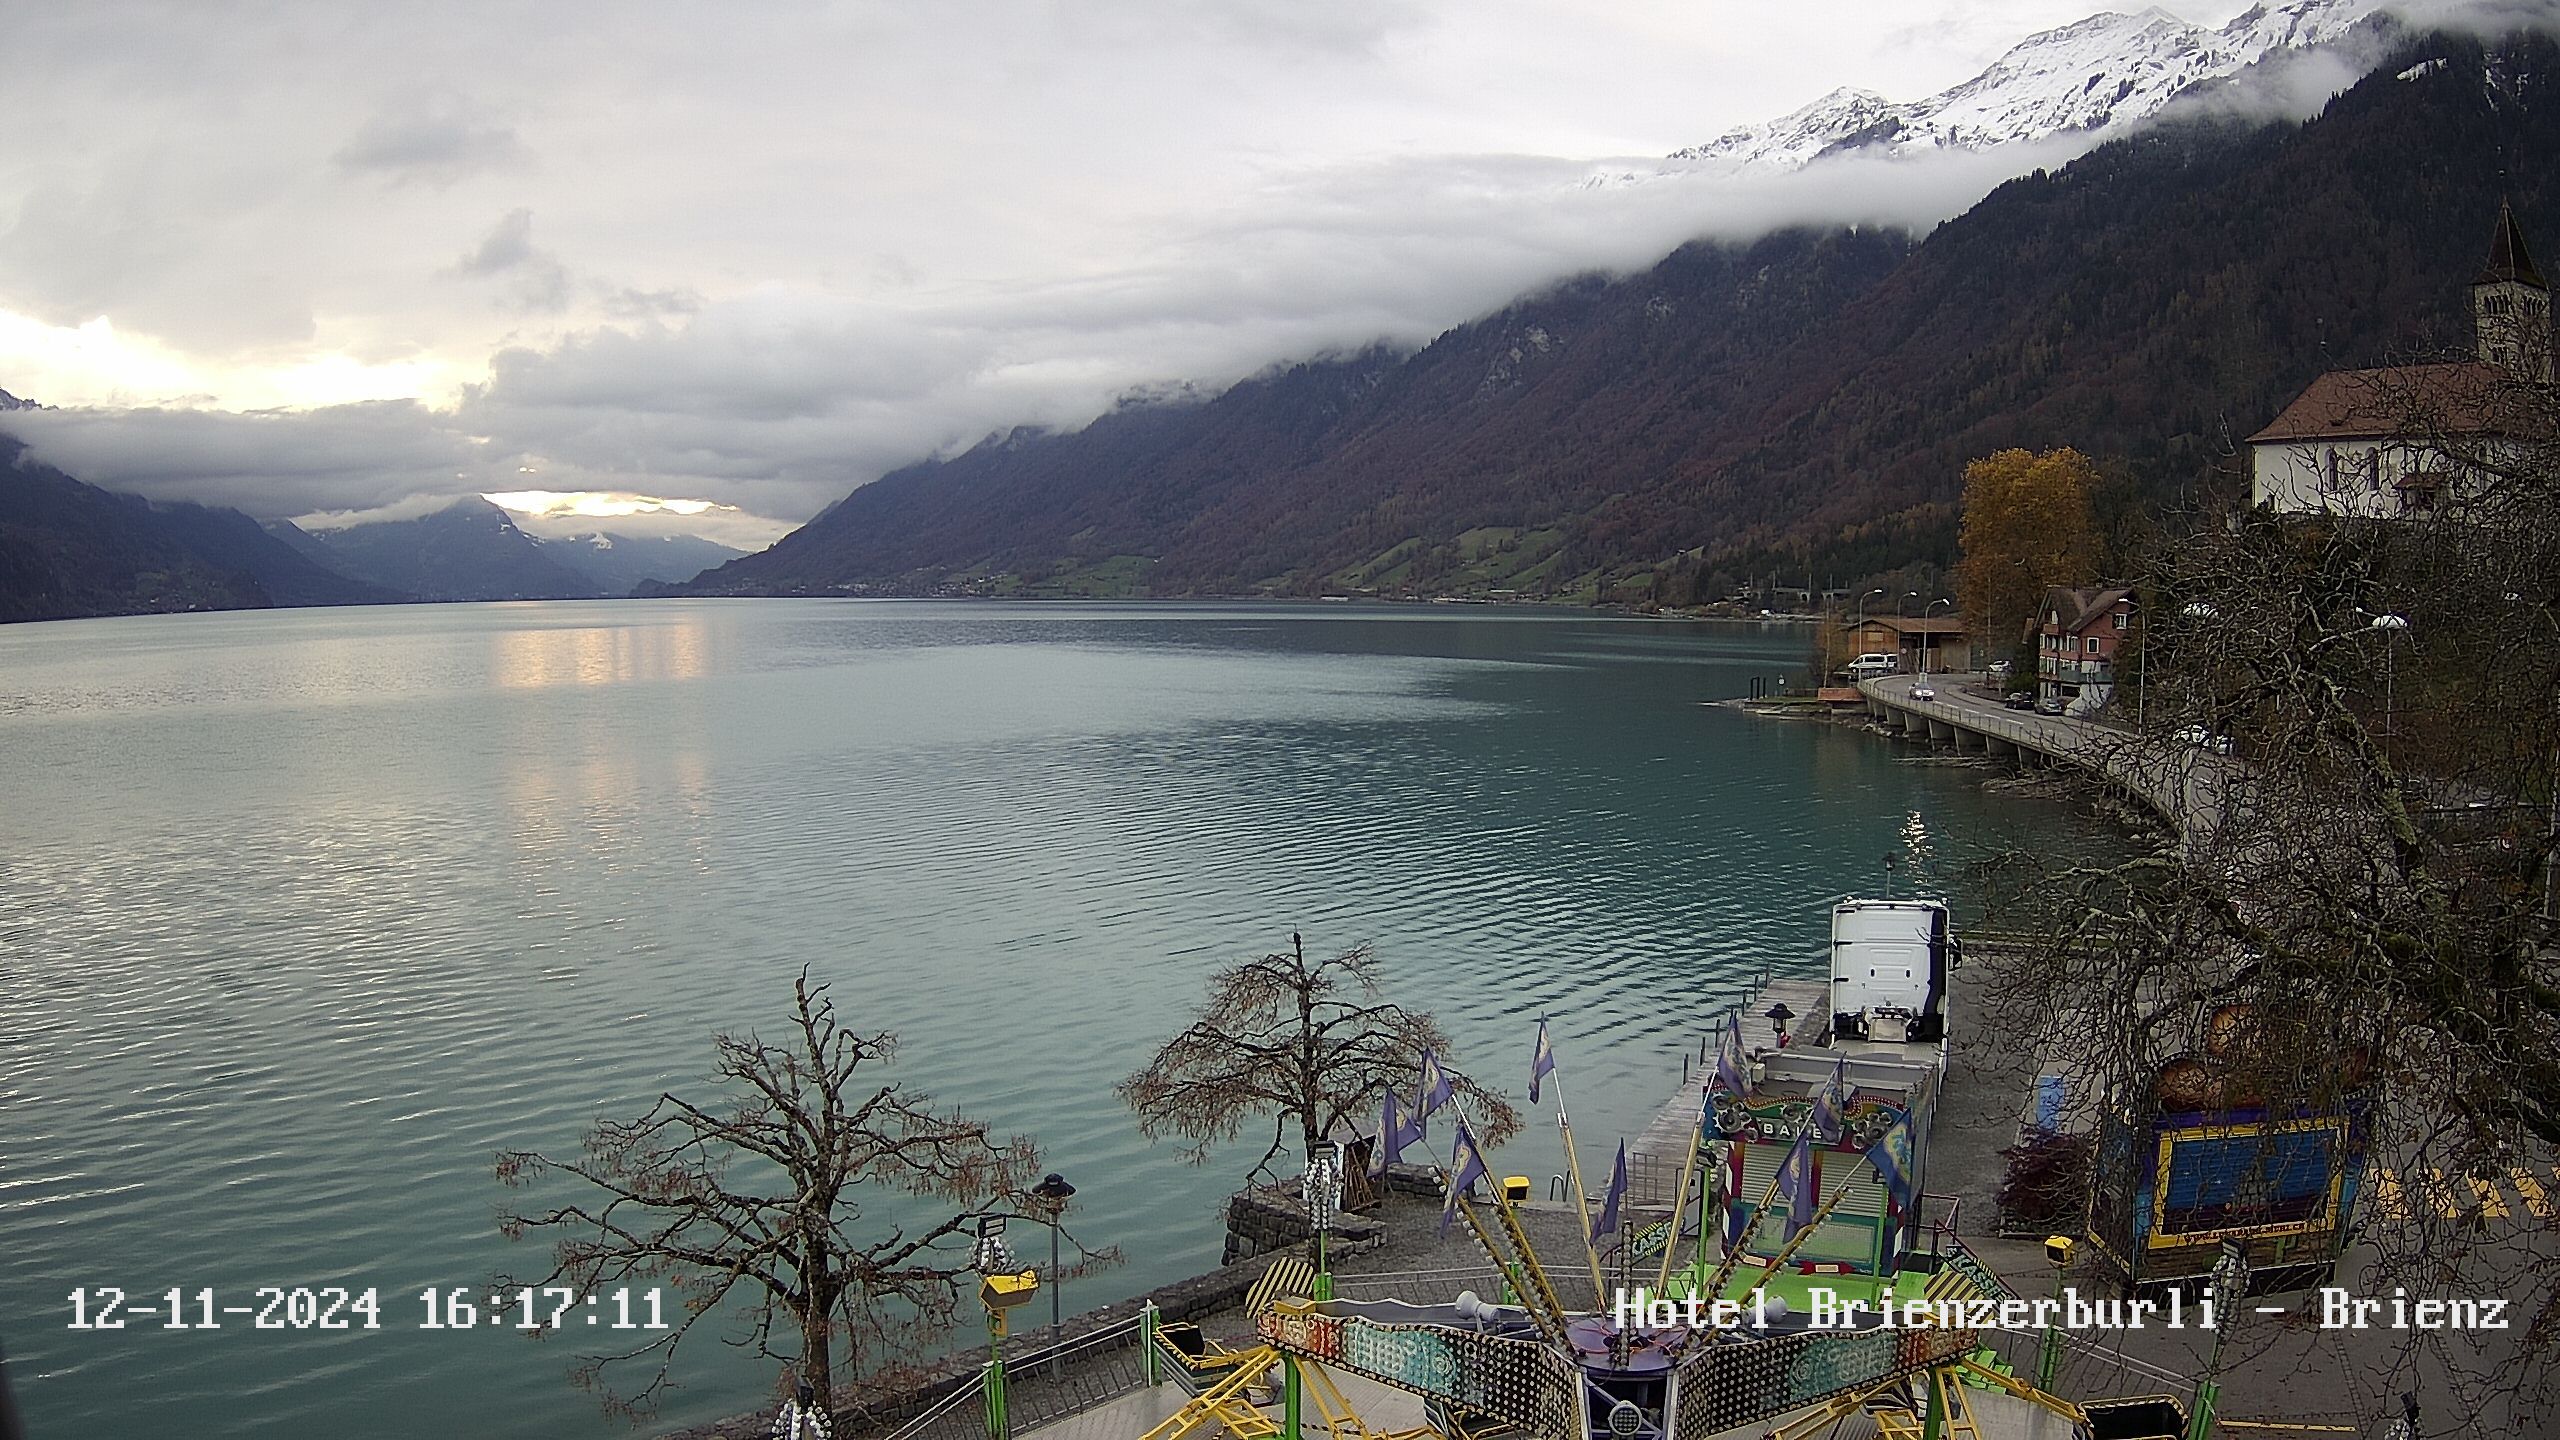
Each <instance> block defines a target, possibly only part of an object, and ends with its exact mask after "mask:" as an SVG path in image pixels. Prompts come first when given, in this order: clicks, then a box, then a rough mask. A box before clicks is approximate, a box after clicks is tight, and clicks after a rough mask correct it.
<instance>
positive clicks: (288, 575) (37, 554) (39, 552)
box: [0, 406, 402, 620]
mask: <svg viewBox="0 0 2560 1440" xmlns="http://www.w3.org/2000/svg"><path fill="white" fill-rule="evenodd" d="M8 408H11V409H15V408H18V407H17V406H11V407H8ZM400 598H402V597H400V596H398V595H396V594H394V593H392V592H391V591H388V590H384V589H381V588H379V587H376V586H372V585H367V584H364V583H362V582H360V581H356V580H352V579H349V578H348V577H347V576H345V575H343V574H340V573H338V572H336V571H334V570H332V569H329V568H328V567H326V566H324V565H322V564H320V563H319V562H317V561H315V560H314V559H312V558H311V557H309V556H307V555H305V554H302V553H300V552H298V551H296V550H295V549H294V548H293V547H291V546H289V545H287V544H285V543H284V542H282V541H280V540H278V539H276V538H275V537H274V536H272V535H270V534H268V533H267V532H266V531H265V530H264V529H262V528H260V526H259V524H258V522H257V521H255V520H252V519H250V518H249V517H248V516H246V515H243V514H241V513H240V512H239V511H237V510H223V509H216V508H212V507H209V506H204V505H188V504H170V503H165V502H160V501H152V500H145V499H143V498H142V497H140V496H138V495H118V494H113V493H110V492H108V491H105V490H101V489H99V488H98V487H96V486H94V485H84V484H82V483H81V482H80V481H78V480H74V479H72V478H71V477H70V476H68V475H65V474H63V473H62V472H61V471H59V470H56V469H54V468H53V467H52V466H50V465H43V464H39V463H37V462H36V461H34V460H32V459H30V458H29V457H28V456H27V455H26V453H25V447H24V446H22V445H20V444H19V443H18V442H17V441H15V440H12V439H10V438H9V437H7V436H6V435H0V620H62V619H70V618H74V617H78V616H84V615H135V614H145V613H150V612H155V611H168V610H237V609H250V608H256V607H260V606H267V605H364V604H372V603H377V602H380V601H386V600H396V599H400Z"/></svg>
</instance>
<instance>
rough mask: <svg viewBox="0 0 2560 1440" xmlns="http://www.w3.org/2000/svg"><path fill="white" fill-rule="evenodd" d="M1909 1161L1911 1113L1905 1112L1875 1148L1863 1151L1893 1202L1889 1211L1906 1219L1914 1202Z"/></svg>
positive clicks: (1910, 1151) (1911, 1161) (1910, 1156)
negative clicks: (1893, 1210)
mask: <svg viewBox="0 0 2560 1440" xmlns="http://www.w3.org/2000/svg"><path fill="white" fill-rule="evenodd" d="M1913 1158H1914V1157H1913V1155H1912V1146H1911V1112H1910V1111H1908V1110H1905V1111H1903V1112H1902V1115H1901V1117H1900V1118H1899V1119H1897V1120H1895V1121H1894V1122H1893V1126H1892V1128H1891V1129H1889V1130H1887V1131H1885V1132H1884V1134H1883V1136H1882V1137H1881V1138H1879V1139H1878V1140H1877V1141H1876V1143H1875V1147H1874V1148H1873V1149H1871V1150H1869V1151H1867V1163H1869V1164H1871V1165H1873V1166H1875V1167H1876V1173H1877V1174H1879V1175H1882V1176H1883V1177H1884V1185H1885V1190H1886V1192H1887V1193H1888V1194H1889V1195H1891V1196H1892V1198H1893V1208H1894V1209H1895V1210H1897V1211H1900V1212H1902V1213H1903V1214H1906V1215H1907V1214H1909V1213H1910V1212H1911V1202H1912V1200H1913V1198H1914V1197H1913V1195H1912V1193H1911V1191H1912V1185H1911V1168H1912V1164H1913Z"/></svg>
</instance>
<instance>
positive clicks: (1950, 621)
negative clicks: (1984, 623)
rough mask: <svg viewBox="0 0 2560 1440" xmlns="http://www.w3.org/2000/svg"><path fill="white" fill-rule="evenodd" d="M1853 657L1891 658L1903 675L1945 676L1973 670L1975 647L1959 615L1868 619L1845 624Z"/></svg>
mask: <svg viewBox="0 0 2560 1440" xmlns="http://www.w3.org/2000/svg"><path fill="white" fill-rule="evenodd" d="M1840 633H1841V634H1842V635H1844V636H1846V637H1847V639H1846V641H1845V642H1844V649H1845V652H1846V653H1848V654H1851V655H1891V656H1893V657H1895V660H1896V661H1897V662H1898V663H1897V664H1896V666H1895V668H1896V669H1897V670H1898V671H1899V672H1900V673H1902V674H1905V675H1908V674H1913V673H1919V674H1941V673H1945V672H1948V671H1955V670H1969V669H1972V668H1973V665H1972V659H1971V656H1972V647H1971V645H1970V644H1969V643H1968V641H1967V639H1966V636H1965V630H1964V620H1963V618H1962V617H1960V616H1956V615H1931V616H1923V617H1916V618H1915V617H1913V616H1908V615H1866V616H1861V617H1859V618H1857V619H1854V620H1847V621H1843V622H1841V625H1840Z"/></svg>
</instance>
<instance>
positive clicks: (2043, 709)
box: [2036, 695, 2062, 715]
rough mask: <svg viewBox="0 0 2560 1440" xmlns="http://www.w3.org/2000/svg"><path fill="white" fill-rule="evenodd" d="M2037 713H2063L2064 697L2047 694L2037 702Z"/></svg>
mask: <svg viewBox="0 0 2560 1440" xmlns="http://www.w3.org/2000/svg"><path fill="white" fill-rule="evenodd" d="M2036 713H2037V714H2039V715H2059V714H2061V713H2062V697H2061V696H2059V695H2047V696H2045V697H2044V698H2043V699H2041V700H2038V701H2037V702H2036Z"/></svg>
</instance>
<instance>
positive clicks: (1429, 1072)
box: [1421, 1050, 1453, 1118]
mask: <svg viewBox="0 0 2560 1440" xmlns="http://www.w3.org/2000/svg"><path fill="white" fill-rule="evenodd" d="M1452 1093H1453V1092H1452V1091H1451V1090H1450V1088H1449V1077H1448V1076H1446V1075H1444V1074H1442V1073H1441V1072H1440V1057H1439V1056H1437V1055H1434V1054H1432V1053H1431V1052H1430V1051H1428V1050H1425V1051H1423V1052H1422V1111H1421V1113H1422V1115H1423V1116H1425V1117H1426V1118H1427V1117H1428V1116H1429V1115H1430V1114H1431V1112H1432V1111H1434V1110H1437V1109H1439V1108H1440V1107H1441V1106H1443V1105H1446V1104H1448V1103H1449V1097H1450V1095H1451V1094H1452Z"/></svg>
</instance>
